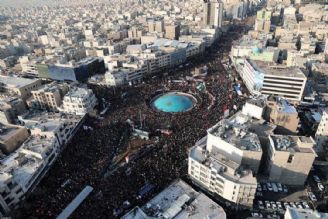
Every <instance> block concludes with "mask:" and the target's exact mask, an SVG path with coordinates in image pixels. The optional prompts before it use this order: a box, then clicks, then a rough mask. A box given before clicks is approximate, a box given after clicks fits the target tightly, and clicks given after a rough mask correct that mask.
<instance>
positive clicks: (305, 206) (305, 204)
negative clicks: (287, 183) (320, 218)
mask: <svg viewBox="0 0 328 219" xmlns="http://www.w3.org/2000/svg"><path fill="white" fill-rule="evenodd" d="M302 204H303V206H304V208H305V209H310V206H309V205H308V203H307V202H302Z"/></svg>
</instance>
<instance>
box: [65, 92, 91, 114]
mask: <svg viewBox="0 0 328 219" xmlns="http://www.w3.org/2000/svg"><path fill="white" fill-rule="evenodd" d="M96 104H97V98H96V96H95V95H94V94H93V92H92V90H91V89H85V88H80V87H73V88H71V89H70V90H69V91H68V93H67V94H66V95H65V96H64V99H63V105H62V108H61V109H60V110H61V111H63V112H65V113H69V114H75V115H81V116H83V115H85V114H86V113H89V112H91V111H92V110H93V109H94V107H95V106H96Z"/></svg>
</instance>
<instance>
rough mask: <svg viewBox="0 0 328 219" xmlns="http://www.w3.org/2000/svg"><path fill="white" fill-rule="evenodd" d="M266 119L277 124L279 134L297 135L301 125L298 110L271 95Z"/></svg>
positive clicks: (276, 131) (282, 99) (268, 100)
mask: <svg viewBox="0 0 328 219" xmlns="http://www.w3.org/2000/svg"><path fill="white" fill-rule="evenodd" d="M264 118H265V119H266V120H267V121H269V122H271V123H273V124H275V125H276V126H277V127H276V129H275V133H277V134H285V135H287V134H296V133H297V128H298V125H299V121H300V119H299V117H298V113H297V111H296V108H295V107H294V106H292V105H290V104H289V103H288V101H287V100H286V99H284V98H281V97H279V96H278V97H277V96H272V95H270V96H269V97H268V99H267V107H266V110H265V115H264Z"/></svg>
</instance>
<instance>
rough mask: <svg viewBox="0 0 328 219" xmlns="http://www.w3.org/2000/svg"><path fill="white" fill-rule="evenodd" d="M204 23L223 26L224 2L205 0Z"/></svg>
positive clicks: (205, 24)
mask: <svg viewBox="0 0 328 219" xmlns="http://www.w3.org/2000/svg"><path fill="white" fill-rule="evenodd" d="M203 5H204V9H203V13H204V17H203V22H204V23H203V25H204V26H205V27H206V26H210V27H215V28H216V27H222V20H223V2H221V1H219V0H204V3H203Z"/></svg>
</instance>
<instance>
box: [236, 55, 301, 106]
mask: <svg viewBox="0 0 328 219" xmlns="http://www.w3.org/2000/svg"><path fill="white" fill-rule="evenodd" d="M239 73H240V76H241V78H242V79H243V81H244V83H245V85H246V87H247V88H248V90H249V91H250V93H251V94H254V95H258V94H264V95H277V96H281V97H284V98H286V99H287V100H289V101H293V102H298V101H300V100H301V99H302V96H303V91H304V88H305V84H306V80H307V78H306V76H305V75H304V73H303V72H302V71H301V70H300V69H299V68H297V67H287V66H279V65H275V64H274V63H272V65H270V63H267V62H263V61H254V60H249V59H245V60H244V63H243V66H242V69H241V70H240V72H239Z"/></svg>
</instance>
